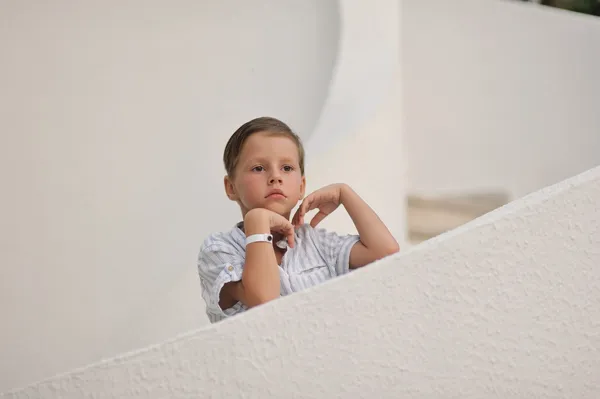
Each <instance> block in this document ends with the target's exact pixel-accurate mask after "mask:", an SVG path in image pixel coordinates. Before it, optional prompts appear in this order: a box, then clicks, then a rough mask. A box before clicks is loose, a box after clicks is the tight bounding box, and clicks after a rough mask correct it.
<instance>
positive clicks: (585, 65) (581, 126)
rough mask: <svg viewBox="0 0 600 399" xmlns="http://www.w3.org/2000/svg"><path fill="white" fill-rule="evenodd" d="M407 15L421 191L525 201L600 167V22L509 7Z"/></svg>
mask: <svg viewBox="0 0 600 399" xmlns="http://www.w3.org/2000/svg"><path fill="white" fill-rule="evenodd" d="M402 7H403V11H402V16H403V17H402V27H401V29H402V44H401V45H402V51H403V58H402V73H403V80H402V81H403V85H402V90H403V92H402V94H403V113H404V115H403V123H404V125H403V128H404V132H405V142H406V147H407V148H409V149H410V151H408V152H407V157H408V165H409V171H408V177H409V179H408V182H407V185H408V188H409V190H410V191H411V192H418V193H424V194H436V193H443V192H450V193H454V192H461V191H462V192H464V191H469V190H474V189H478V188H483V189H486V188H492V189H505V190H507V191H508V192H509V193H510V194H512V195H513V198H519V197H521V196H522V195H525V194H527V193H529V192H531V191H534V190H537V189H539V188H541V187H544V186H546V185H549V184H553V183H555V182H557V181H560V180H562V179H565V178H566V177H568V176H571V175H573V174H576V173H579V172H581V171H584V170H587V169H589V168H591V167H593V166H596V165H600V134H599V132H600V112H598V104H600V79H598V71H599V70H600V51H599V49H600V18H597V17H590V16H586V15H582V14H577V13H572V12H566V11H562V10H557V9H553V8H550V7H539V6H538V5H536V4H527V3H523V2H518V1H505V0H501V1H500V0H487V1H481V0H453V1H446V0H404V1H402Z"/></svg>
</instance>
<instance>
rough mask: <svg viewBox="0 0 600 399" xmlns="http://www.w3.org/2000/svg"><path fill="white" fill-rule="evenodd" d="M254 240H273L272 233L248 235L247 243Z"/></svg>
mask: <svg viewBox="0 0 600 399" xmlns="http://www.w3.org/2000/svg"><path fill="white" fill-rule="evenodd" d="M253 242H273V235H272V234H252V235H251V236H248V237H246V245H248V244H252V243H253Z"/></svg>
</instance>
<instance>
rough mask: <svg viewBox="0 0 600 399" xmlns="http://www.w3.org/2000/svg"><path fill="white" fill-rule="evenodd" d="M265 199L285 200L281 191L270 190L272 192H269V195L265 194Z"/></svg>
mask: <svg viewBox="0 0 600 399" xmlns="http://www.w3.org/2000/svg"><path fill="white" fill-rule="evenodd" d="M265 198H272V199H281V198H285V195H284V194H283V191H281V190H272V191H269V194H267V196H266V197H265Z"/></svg>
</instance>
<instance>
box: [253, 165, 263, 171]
mask: <svg viewBox="0 0 600 399" xmlns="http://www.w3.org/2000/svg"><path fill="white" fill-rule="evenodd" d="M263 170H265V168H263V167H262V166H255V167H253V168H252V171H253V172H262V171H263Z"/></svg>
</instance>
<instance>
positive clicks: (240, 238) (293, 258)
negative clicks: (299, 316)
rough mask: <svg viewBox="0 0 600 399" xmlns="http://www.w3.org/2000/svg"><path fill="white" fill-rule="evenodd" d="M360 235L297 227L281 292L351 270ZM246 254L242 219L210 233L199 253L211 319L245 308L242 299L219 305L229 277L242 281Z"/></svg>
mask: <svg viewBox="0 0 600 399" xmlns="http://www.w3.org/2000/svg"><path fill="white" fill-rule="evenodd" d="M358 240H359V237H358V236H357V235H338V234H337V233H335V232H329V231H327V230H325V229H314V228H312V227H311V226H310V225H309V224H305V225H303V226H301V227H300V228H298V229H297V230H296V233H295V237H294V248H288V249H287V251H286V252H285V254H284V256H283V258H282V260H281V265H279V277H280V294H281V296H285V295H290V294H292V293H294V292H298V291H301V290H304V289H306V288H309V287H312V286H315V285H317V284H320V283H322V282H324V281H326V280H329V279H331V278H334V277H337V276H340V275H342V274H345V273H348V271H349V265H350V250H351V249H352V246H353V245H354V244H355V243H356V242H358ZM245 257H246V235H245V234H244V232H243V231H242V223H238V224H237V225H236V226H235V227H234V228H233V229H231V230H230V231H228V232H226V233H214V234H211V235H210V236H209V237H208V238H207V239H206V240H204V242H203V243H202V247H201V249H200V254H199V255H198V274H199V275H200V283H201V285H202V297H203V298H204V301H205V302H206V314H207V315H208V318H209V319H210V322H211V323H214V322H217V321H220V320H222V319H224V318H226V317H229V316H233V315H235V314H238V313H241V312H244V311H245V310H246V309H247V308H246V306H244V305H243V304H242V303H241V302H238V303H236V304H235V305H234V306H233V307H231V308H229V309H221V307H220V306H219V293H220V292H221V289H222V288H223V286H224V285H225V284H227V283H228V282H230V281H240V280H241V279H242V270H243V269H244V259H245Z"/></svg>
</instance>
